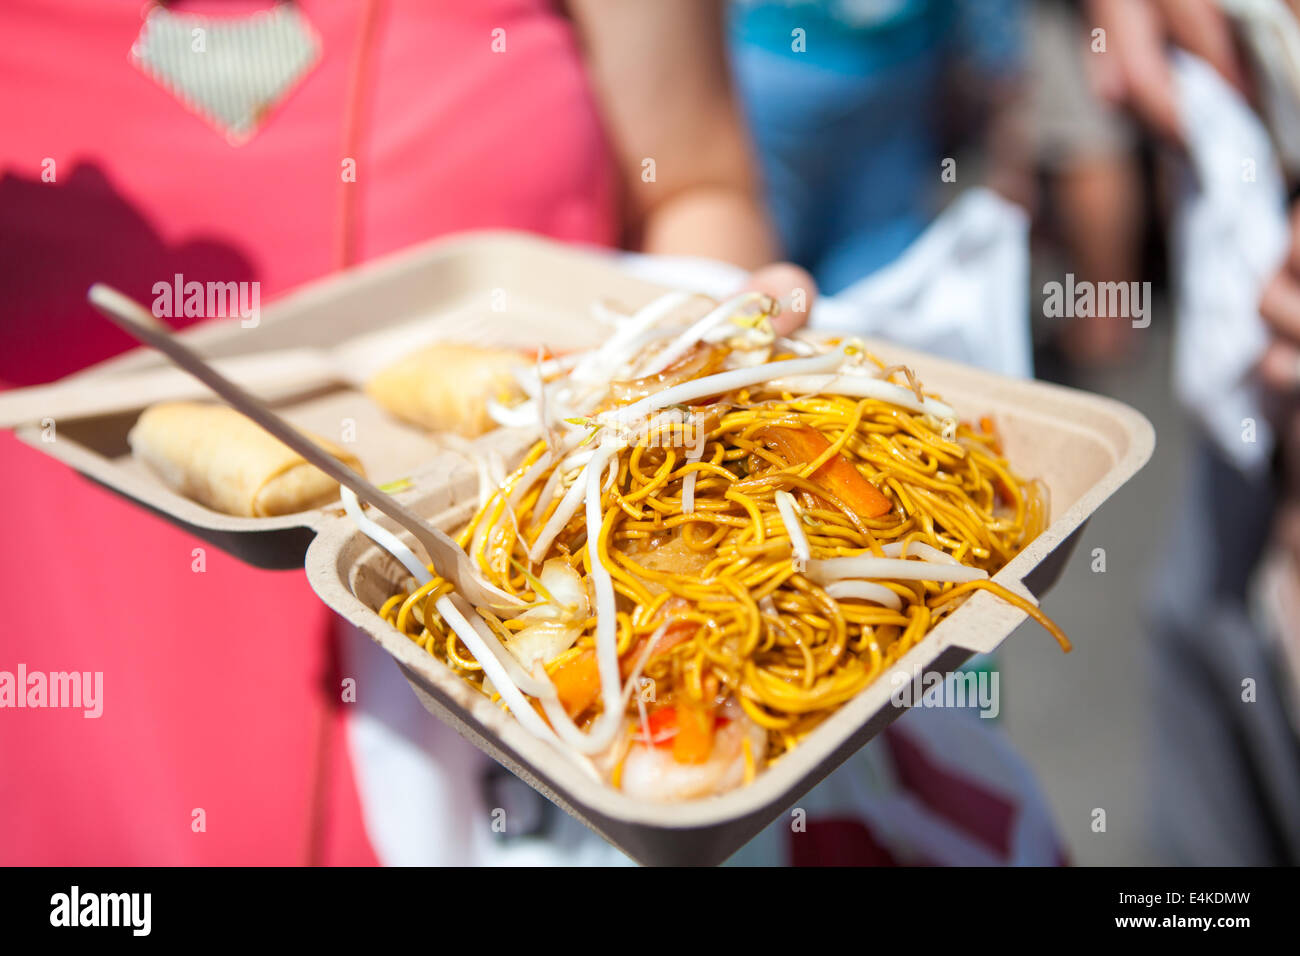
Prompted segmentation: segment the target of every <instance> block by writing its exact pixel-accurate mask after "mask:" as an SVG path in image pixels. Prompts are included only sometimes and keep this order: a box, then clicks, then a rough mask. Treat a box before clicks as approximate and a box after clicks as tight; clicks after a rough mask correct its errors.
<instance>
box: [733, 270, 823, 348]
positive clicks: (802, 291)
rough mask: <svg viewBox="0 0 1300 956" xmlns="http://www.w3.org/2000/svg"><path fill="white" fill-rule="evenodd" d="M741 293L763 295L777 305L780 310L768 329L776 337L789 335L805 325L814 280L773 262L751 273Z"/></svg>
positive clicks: (808, 275) (810, 304)
mask: <svg viewBox="0 0 1300 956" xmlns="http://www.w3.org/2000/svg"><path fill="white" fill-rule="evenodd" d="M744 291H753V292H766V293H767V294H768V295H770V296H771V297H772V298H774V299H776V300H777V301H778V302H780V303H781V305H782V306H783V308H782V310H781V313H780V314H779V315H777V316H776V317H774V318H773V319H772V326H773V327H774V328H775V329H776V332H777V334H778V335H789V334H790V333H791V332H793V331H795V330H796V329H801V328H803V327H804V326H805V325H807V324H808V313H809V311H810V310H811V309H812V304H813V300H814V299H815V298H816V297H817V280H816V279H814V278H813V277H812V276H811V275H810V274H809V273H808V270H807V269H801V268H800V267H799V266H797V265H795V264H794V263H792V262H774V263H772V264H771V265H767V266H763V267H762V268H760V269H755V270H754V271H753V272H751V273H750V275H749V281H747V282H746V283H745V286H744Z"/></svg>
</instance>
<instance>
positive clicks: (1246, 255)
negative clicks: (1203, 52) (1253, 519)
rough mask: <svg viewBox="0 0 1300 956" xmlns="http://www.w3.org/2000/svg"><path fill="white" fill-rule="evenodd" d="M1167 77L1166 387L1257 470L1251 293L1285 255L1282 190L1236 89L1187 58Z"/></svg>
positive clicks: (1259, 435)
mask: <svg viewBox="0 0 1300 956" xmlns="http://www.w3.org/2000/svg"><path fill="white" fill-rule="evenodd" d="M1173 72H1174V83H1175V86H1176V89H1177V92H1178V101H1179V103H1178V105H1179V115H1180V119H1181V121H1182V124H1183V128H1184V130H1185V131H1186V133H1185V135H1186V139H1187V149H1188V154H1189V157H1190V164H1189V165H1188V167H1187V168H1186V169H1185V170H1184V171H1183V176H1182V177H1181V180H1182V181H1181V182H1180V183H1179V191H1178V196H1177V202H1176V205H1175V211H1174V219H1173V240H1174V250H1173V251H1174V255H1173V262H1174V266H1173V278H1174V290H1175V294H1176V297H1177V299H1176V301H1177V308H1178V322H1177V325H1176V327H1175V335H1174V385H1175V390H1176V392H1177V394H1178V397H1179V400H1180V401H1182V402H1183V403H1184V404H1185V405H1186V406H1187V408H1188V409H1189V410H1190V411H1191V412H1192V414H1193V415H1195V416H1196V418H1197V419H1198V420H1199V421H1200V422H1201V424H1202V425H1203V426H1204V428H1205V429H1206V431H1207V432H1208V434H1209V436H1210V438H1211V439H1212V440H1213V441H1214V443H1215V445H1216V446H1217V447H1218V448H1219V450H1220V451H1221V452H1222V453H1223V454H1224V455H1226V456H1227V458H1228V460H1229V461H1231V462H1233V463H1234V464H1235V465H1236V466H1237V467H1238V468H1240V469H1241V470H1243V471H1245V472H1257V471H1259V470H1260V469H1262V468H1264V467H1265V466H1266V465H1267V463H1268V460H1269V457H1270V455H1271V454H1272V451H1273V442H1274V436H1273V431H1272V429H1271V428H1270V427H1269V425H1268V422H1267V421H1265V419H1264V417H1263V415H1262V413H1261V410H1260V404H1259V390H1258V387H1257V386H1256V385H1255V383H1254V380H1253V377H1252V372H1253V368H1254V366H1255V364H1256V363H1257V362H1258V361H1259V358H1260V356H1261V355H1262V354H1263V352H1264V349H1265V347H1266V346H1267V344H1268V333H1267V330H1266V329H1265V327H1264V324H1263V321H1262V320H1261V319H1260V317H1259V297H1260V293H1261V292H1262V291H1263V288H1264V285H1265V284H1266V283H1267V282H1268V280H1269V278H1271V277H1272V276H1273V274H1274V273H1275V272H1277V269H1278V267H1279V266H1280V265H1281V263H1282V259H1283V257H1284V256H1285V254H1286V249H1287V243H1288V238H1289V234H1288V228H1287V218H1286V189H1285V187H1284V185H1283V179H1282V173H1281V171H1280V169H1279V167H1278V162H1277V157H1276V155H1275V154H1274V151H1273V146H1272V144H1271V142H1270V140H1269V137H1268V133H1267V132H1266V130H1265V128H1264V125H1263V124H1262V123H1261V122H1260V120H1259V118H1258V117H1257V116H1256V115H1255V114H1254V113H1253V112H1251V110H1250V107H1249V106H1248V105H1247V104H1246V102H1245V101H1244V100H1243V99H1242V98H1241V97H1240V96H1239V95H1238V94H1237V92H1236V91H1235V90H1234V89H1232V87H1231V86H1229V85H1228V84H1227V83H1226V82H1225V81H1224V80H1223V79H1222V78H1221V77H1220V76H1219V75H1218V73H1216V72H1215V71H1214V70H1213V69H1212V68H1211V67H1210V66H1209V65H1207V64H1206V63H1205V62H1204V61H1202V60H1200V59H1198V58H1196V57H1193V56H1191V55H1189V54H1186V53H1178V54H1176V57H1175V60H1174V67H1173ZM1248 419H1249V420H1251V421H1253V422H1254V429H1253V438H1254V441H1251V440H1249V439H1250V438H1251V437H1252V435H1251V429H1250V428H1249V427H1248V426H1247V424H1246V422H1247V420H1248Z"/></svg>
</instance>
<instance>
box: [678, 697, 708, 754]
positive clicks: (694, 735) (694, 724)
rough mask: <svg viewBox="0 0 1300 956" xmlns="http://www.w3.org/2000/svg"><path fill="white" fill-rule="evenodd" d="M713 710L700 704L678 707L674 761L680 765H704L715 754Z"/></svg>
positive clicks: (680, 705)
mask: <svg viewBox="0 0 1300 956" xmlns="http://www.w3.org/2000/svg"><path fill="white" fill-rule="evenodd" d="M713 727H714V720H713V709H712V708H711V707H705V706H702V705H700V704H679V705H678V706H677V736H676V737H674V738H673V759H674V760H676V761H677V762H678V763H696V764H698V763H704V762H705V761H707V760H708V759H709V754H711V753H713Z"/></svg>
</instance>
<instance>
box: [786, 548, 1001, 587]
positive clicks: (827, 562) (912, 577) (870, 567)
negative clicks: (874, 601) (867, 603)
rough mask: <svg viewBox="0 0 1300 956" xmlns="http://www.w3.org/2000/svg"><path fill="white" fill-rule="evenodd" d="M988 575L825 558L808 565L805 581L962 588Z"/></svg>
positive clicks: (910, 563) (925, 564) (871, 559)
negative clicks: (924, 583)
mask: <svg viewBox="0 0 1300 956" xmlns="http://www.w3.org/2000/svg"><path fill="white" fill-rule="evenodd" d="M988 576H989V573H988V572H987V571H985V570H983V569H981V568H971V567H967V566H966V565H964V564H947V563H940V562H931V561H914V560H911V559H908V558H877V557H875V556H874V555H861V556H858V557H848V558H825V559H823V560H819V561H809V562H808V577H809V578H811V579H812V580H813V581H816V582H817V583H818V584H830V583H831V582H832V581H842V580H844V579H845V578H853V579H855V580H881V581H952V582H954V583H957V584H963V583H965V582H967V581H980V580H983V579H984V578H987V577H988Z"/></svg>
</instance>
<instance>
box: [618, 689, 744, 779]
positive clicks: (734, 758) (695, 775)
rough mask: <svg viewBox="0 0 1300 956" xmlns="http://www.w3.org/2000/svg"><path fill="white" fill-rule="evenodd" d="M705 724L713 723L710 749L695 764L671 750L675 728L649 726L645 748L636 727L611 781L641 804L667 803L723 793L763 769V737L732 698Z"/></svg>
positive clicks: (641, 735)
mask: <svg viewBox="0 0 1300 956" xmlns="http://www.w3.org/2000/svg"><path fill="white" fill-rule="evenodd" d="M665 710H667V708H664V709H661V710H659V711H656V713H657V714H658V713H664V712H665ZM709 719H711V720H714V719H716V724H715V725H714V727H713V728H712V747H711V748H710V749H709V750H708V755H707V757H705V758H704V759H702V760H700V761H699V762H689V763H686V762H682V759H681V757H682V753H681V748H680V747H676V746H674V743H675V740H674V734H675V733H678V732H679V731H677V730H676V728H667V729H660V728H658V727H654V726H652V727H651V728H650V733H651V739H650V741H649V742H648V743H647V742H646V740H645V737H644V735H645V730H644V729H643V728H637V730H636V736H635V737H634V738H633V740H632V742H631V745H630V746H629V747H628V750H627V756H626V757H625V758H624V760H623V766H622V772H621V773H620V774H619V775H618V777H617V781H618V784H619V787H620V789H621V790H622V791H623V792H624V793H626V794H627V795H628V796H630V797H636V798H638V799H641V800H651V801H654V802H656V803H672V802H676V801H679V800H693V799H695V798H697V797H707V796H711V795H714V794H719V793H725V792H727V791H728V790H734V789H735V788H736V787H739V786H740V785H741V784H743V783H745V781H746V779H747V777H748V776H750V775H752V774H753V773H754V771H755V770H756V769H757V768H759V767H761V766H763V758H764V757H765V755H766V748H767V733H766V732H765V731H764V730H763V728H762V727H759V726H758V725H757V724H756V723H754V722H753V721H752V720H750V719H749V718H748V717H746V716H745V713H744V711H742V710H741V709H740V705H739V704H737V703H736V702H735V700H734V699H728V701H727V702H726V703H725V704H724V705H723V706H722V707H721V708H719V710H718V712H717V714H716V715H714V714H709ZM656 723H659V722H656ZM746 741H748V750H749V753H748V754H746V752H745V751H746Z"/></svg>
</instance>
